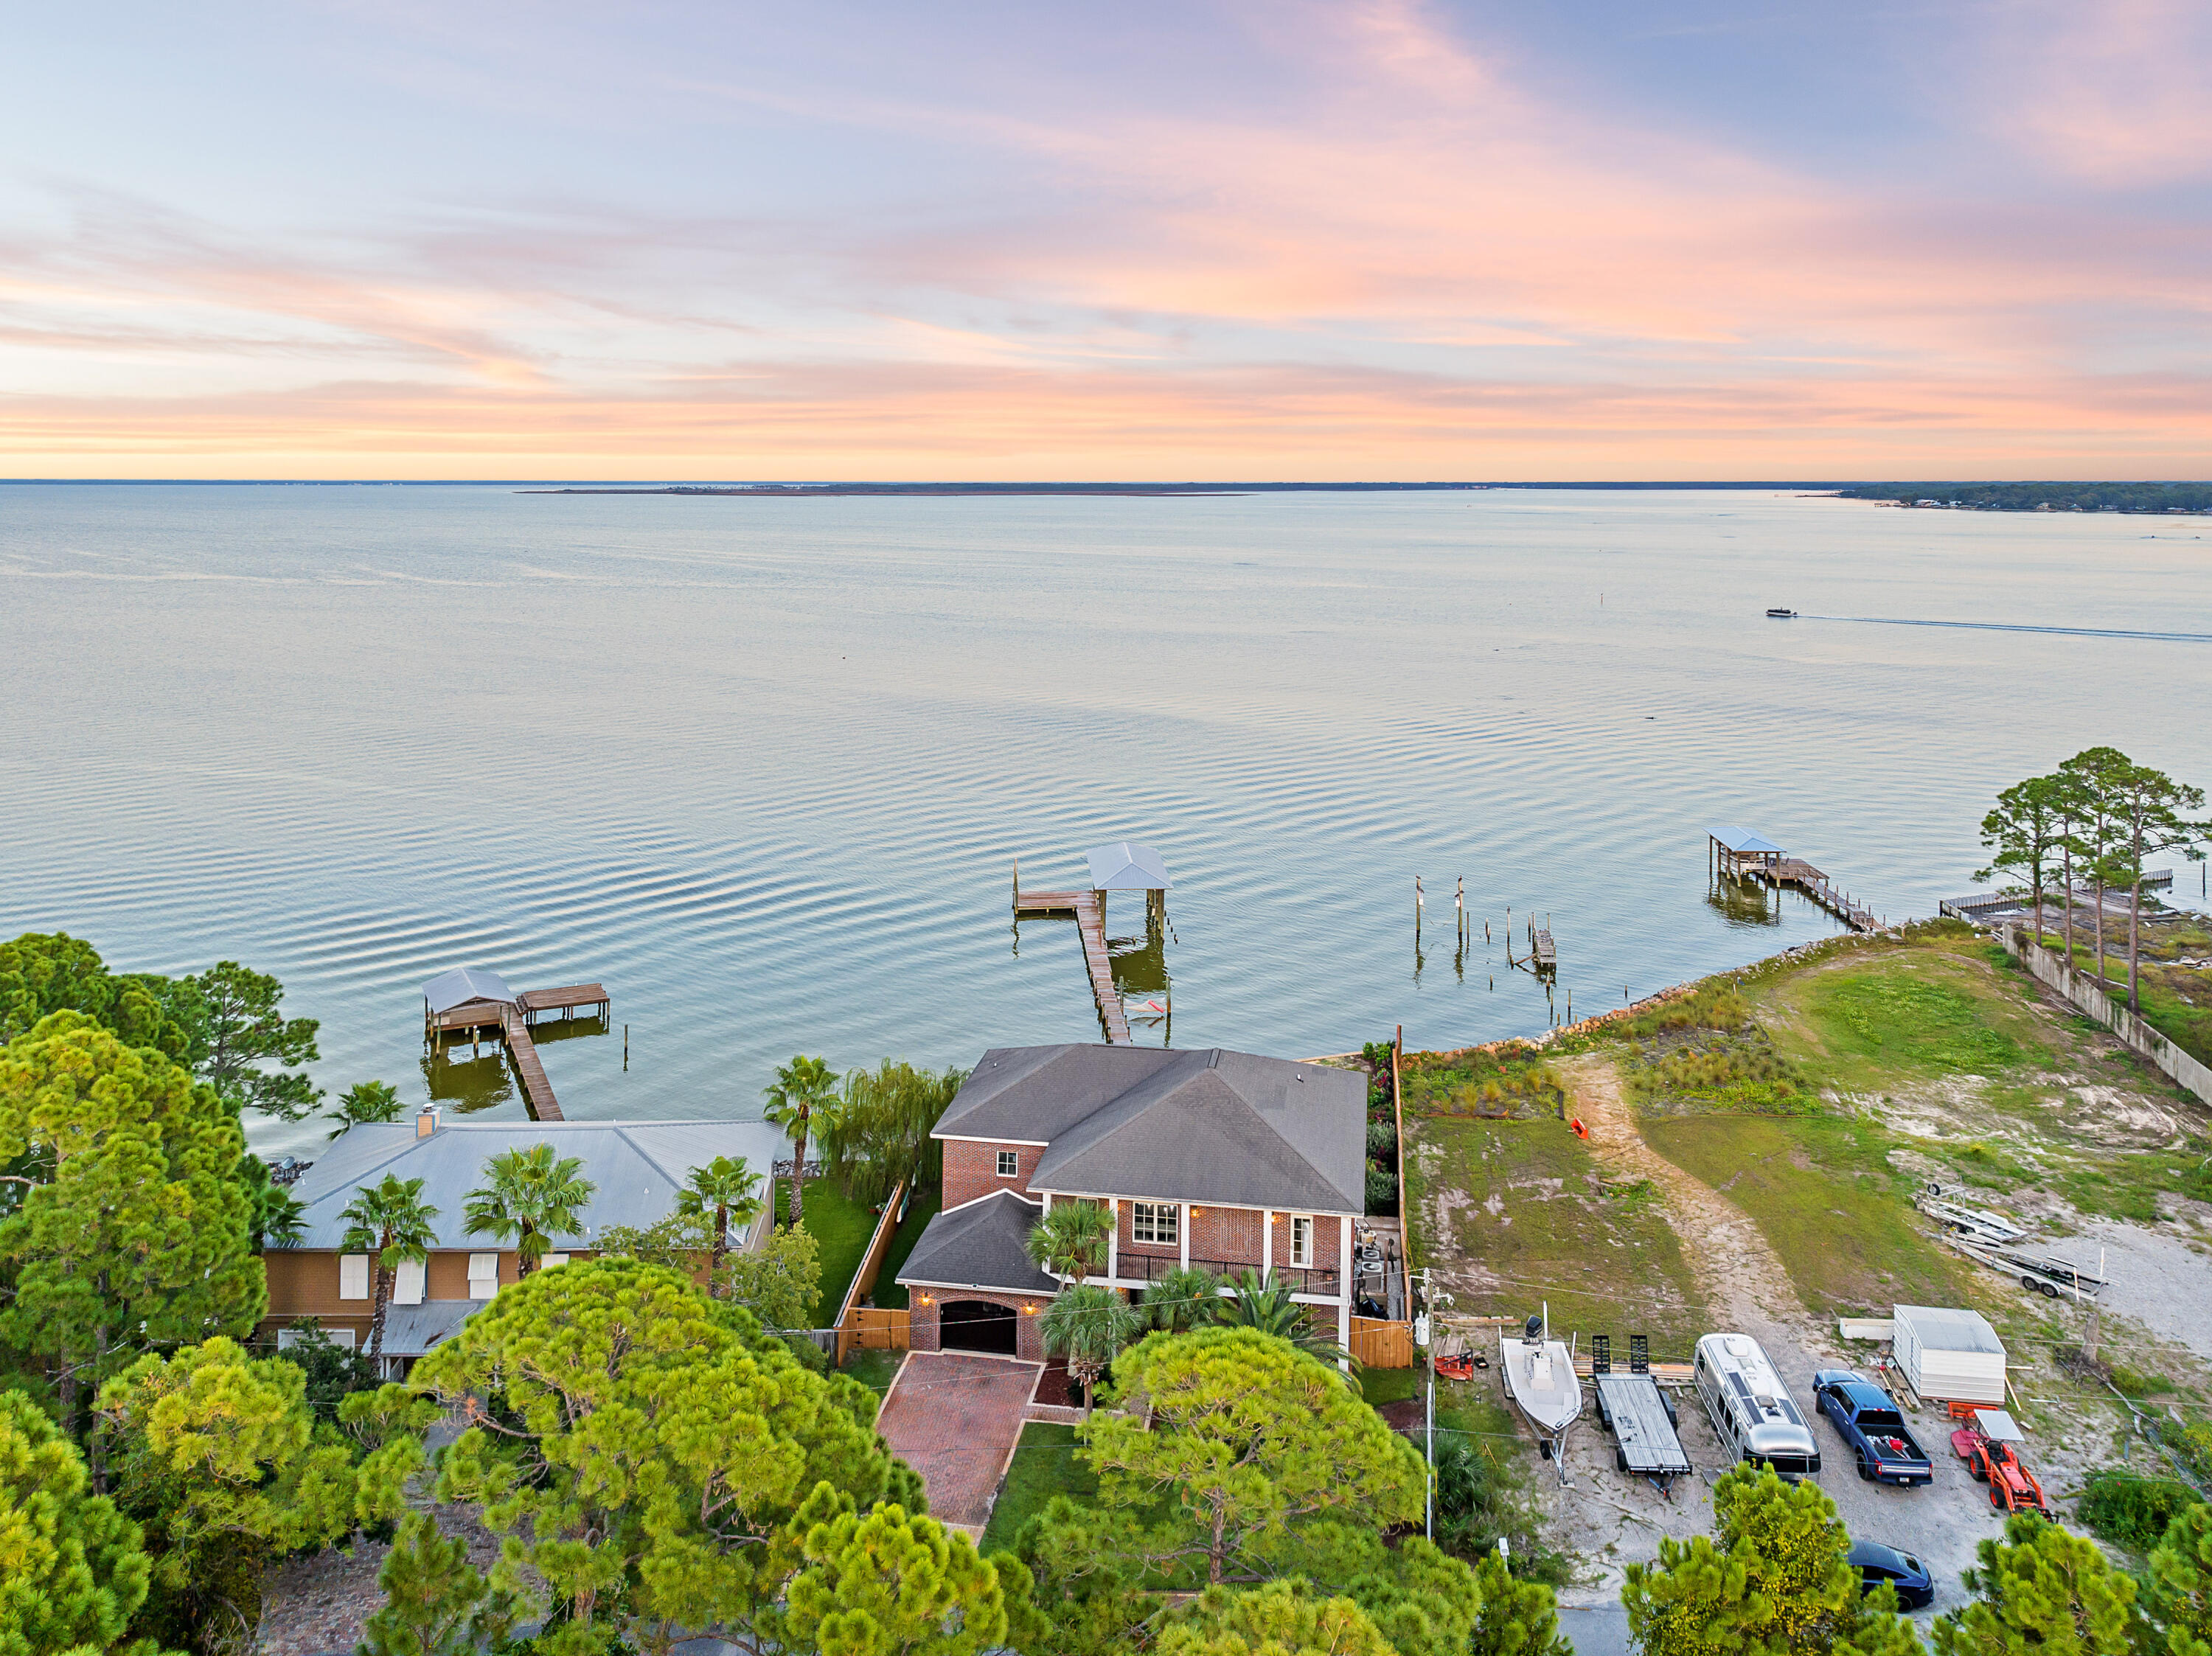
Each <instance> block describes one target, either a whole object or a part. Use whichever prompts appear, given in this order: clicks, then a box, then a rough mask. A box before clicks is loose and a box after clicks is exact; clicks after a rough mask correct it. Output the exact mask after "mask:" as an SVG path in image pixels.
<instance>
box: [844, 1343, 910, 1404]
mask: <svg viewBox="0 0 2212 1656" xmlns="http://www.w3.org/2000/svg"><path fill="white" fill-rule="evenodd" d="M905 1355H906V1354H905V1353H904V1352H902V1351H855V1352H854V1353H853V1355H852V1356H851V1357H849V1358H848V1359H847V1361H846V1363H845V1372H846V1373H847V1374H850V1375H851V1376H852V1377H853V1378H854V1380H858V1381H860V1384H861V1385H863V1386H866V1387H867V1388H868V1390H870V1391H871V1392H875V1393H877V1394H878V1396H881V1395H882V1394H883V1393H884V1392H888V1391H890V1389H891V1381H892V1380H893V1379H894V1378H896V1375H897V1374H898V1370H899V1360H900V1359H901V1358H902V1357H903V1356H905Z"/></svg>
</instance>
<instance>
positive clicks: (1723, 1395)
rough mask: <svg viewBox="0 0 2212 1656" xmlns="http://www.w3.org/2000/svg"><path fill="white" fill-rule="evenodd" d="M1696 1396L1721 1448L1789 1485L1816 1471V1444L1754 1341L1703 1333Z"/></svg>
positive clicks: (1698, 1362) (1818, 1467)
mask: <svg viewBox="0 0 2212 1656" xmlns="http://www.w3.org/2000/svg"><path fill="white" fill-rule="evenodd" d="M1694 1377H1695V1379H1696V1380H1697V1383H1698V1397H1699V1400H1700V1401H1702V1402H1703V1403H1704V1404H1705V1413H1706V1415H1707V1416H1710V1417H1711V1421H1712V1422H1713V1430H1714V1431H1715V1432H1716V1433H1717V1434H1718V1435H1719V1437H1720V1441H1721V1443H1722V1445H1723V1447H1725V1448H1727V1449H1729V1450H1730V1451H1731V1452H1733V1453H1734V1454H1735V1457H1736V1459H1739V1460H1746V1461H1749V1462H1750V1463H1751V1464H1752V1465H1754V1466H1771V1467H1772V1468H1773V1469H1774V1470H1775V1471H1776V1472H1777V1473H1778V1475H1780V1476H1781V1477H1784V1478H1787V1479H1788V1480H1790V1482H1791V1483H1796V1481H1797V1480H1798V1479H1799V1478H1801V1477H1809V1476H1811V1475H1812V1474H1813V1473H1814V1472H1817V1471H1820V1445H1819V1444H1818V1443H1816V1442H1814V1439H1813V1429H1812V1428H1811V1427H1809V1426H1808V1425H1807V1424H1806V1423H1805V1416H1803V1415H1802V1414H1800V1413H1799V1412H1798V1410H1797V1405H1796V1403H1795V1402H1793V1401H1792V1400H1791V1399H1790V1392H1789V1391H1788V1389H1787V1388H1786V1387H1784V1386H1783V1384H1782V1376H1781V1375H1780V1374H1778V1373H1777V1372H1776V1370H1775V1367H1774V1364H1773V1362H1771V1360H1770V1359H1769V1358H1768V1356H1767V1355H1766V1353H1765V1350H1762V1349H1761V1348H1760V1346H1759V1342H1758V1341H1757V1340H1754V1339H1753V1338H1751V1336H1750V1335H1748V1334H1708V1335H1706V1336H1705V1338H1703V1339H1701V1340H1699V1342H1698V1356H1697V1363H1696V1368H1695V1370H1694Z"/></svg>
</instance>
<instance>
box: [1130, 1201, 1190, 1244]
mask: <svg viewBox="0 0 2212 1656" xmlns="http://www.w3.org/2000/svg"><path fill="white" fill-rule="evenodd" d="M1129 1240H1131V1241H1133V1242H1151V1243H1152V1244H1154V1245H1155V1246H1165V1247H1174V1246H1175V1245H1176V1243H1177V1242H1178V1241H1179V1240H1182V1209H1181V1208H1179V1207H1177V1206H1176V1204H1174V1203H1172V1202H1132V1203H1130V1204H1129Z"/></svg>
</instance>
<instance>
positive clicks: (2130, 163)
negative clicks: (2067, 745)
mask: <svg viewBox="0 0 2212 1656" xmlns="http://www.w3.org/2000/svg"><path fill="white" fill-rule="evenodd" d="M2208 62H2212V5H2208V4H2206V3H2204V0H2109V3H2100V0H1980V3H1977V0H1952V3H1930V4H1914V3H1890V4H1880V5H1867V4H1852V3H1844V0H1817V3H1815V0H1580V3H1577V0H1500V3H1493V4H1476V3H1462V4H1443V3H1438V4H1431V5H1419V4H1410V3H1372V4H1362V3H1352V0H1346V3H1335V4H1304V3H1297V0H1266V3H1251V4H1211V3H1204V0H1176V3H1172V4H1153V3H1117V4H1106V5H1100V4H1091V5H1081V6H1076V5H1062V4H1054V3H1042V4H1040V3H1025V4H1006V5H991V4H982V3H975V4H958V3H941V4H917V3H914V0H906V3H898V4H882V5H875V6H868V5H854V4H847V5H833V6H793V5H776V6H767V5H760V6H748V5H742V4H727V3H715V4H706V3H699V4H689V5H681V4H676V5H652V4H637V3H629V4H623V5H619V6H609V5H606V4H604V3H600V4H592V5H580V4H568V3H544V4H536V5H527V6H526V5H508V6H496V5H482V4H476V5H472V4H466V3H462V4H454V3H452V0H446V3H440V4H435V5H431V4H410V3H398V0H376V3H361V4H354V5H336V4H324V5H315V4H302V3H297V0H290V3H285V4H282V5H275V4H271V5H268V6H262V7H256V6H250V5H243V4H235V5H222V4H217V5H215V6H209V7H178V6H174V5H161V6H155V5H143V6H128V5H112V4H104V3H100V0H88V3H85V4H81V5H72V6H50V7H40V8H17V9H14V10H13V11H12V12H11V15H10V20H9V27H8V42H7V48H6V50H5V52H4V53H0V475H8V476H198V477H212V476H265V477H279V476H301V477H314V476H325V477H352V476H384V477H440V476H483V477H635V478H678V477H727V478H756V477H808V478H817V477H818V478H910V477H927V478H1047V477H1049V478H1070V479H1075V478H1285V479H1289V478H1312V479H1342V478H1377V479H1406V478H1497V479H1529V478H1589V479H1603V478H1624V479H1626V478H1685V479H1688V478H1781V479H1801V478H1826V477H1905V478H1920V477H1928V478H1937V477H1983V476H1987V477H2021V476H2042V477H2049V476H2058V477H2204V476H2208V475H2212V335H2208V321H2212V316H2208V312H2212V97H2208V96H2207V95H2206V94H2205V90H2204V82H2203V75H2204V66H2205V64H2207V63H2208Z"/></svg>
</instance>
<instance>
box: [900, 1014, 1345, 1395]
mask: <svg viewBox="0 0 2212 1656" xmlns="http://www.w3.org/2000/svg"><path fill="white" fill-rule="evenodd" d="M1366 1100H1367V1083H1366V1078H1365V1077H1364V1076H1362V1075H1359V1074H1357V1073H1355V1072H1353V1071H1348V1070H1337V1069H1332V1068H1329V1067H1328V1066H1326V1065H1314V1064H1297V1063H1292V1062H1291V1061H1289V1060H1287V1059H1276V1058H1263V1057H1259V1056H1256V1055H1255V1054H1252V1053H1249V1052H1225V1051H1223V1050H1221V1049H1219V1048H1214V1049H1211V1050H1207V1049H1200V1050H1197V1051H1190V1052H1170V1051H1165V1050H1163V1049H1160V1048H1158V1047H1148V1046H1098V1045H1067V1046H1005V1047H997V1048H994V1049H993V1050H992V1051H990V1052H986V1053H984V1054H983V1056H982V1058H981V1060H980V1061H979V1062H978V1063H977V1064H976V1065H975V1070H974V1071H973V1072H971V1073H970V1074H969V1077H968V1079H967V1081H966V1082H965V1083H963V1085H962V1087H961V1089H960V1091H959V1092H958V1094H957V1095H955V1097H954V1098H953V1101H952V1102H951V1105H950V1106H948V1107H946V1109H945V1114H944V1115H943V1116H942V1117H941V1118H940V1119H939V1121H938V1124H937V1127H936V1131H934V1133H933V1135H932V1136H933V1137H935V1138H937V1139H938V1140H939V1141H940V1142H941V1143H943V1144H944V1146H945V1186H944V1196H945V1210H944V1211H942V1212H941V1213H939V1215H938V1216H936V1217H935V1218H933V1219H932V1220H931V1221H930V1222H929V1226H928V1228H927V1229H926V1230H925V1231H923V1233H922V1234H921V1238H920V1239H919V1240H917V1241H916V1242H915V1247H914V1250H913V1252H912V1253H910V1254H908V1258H907V1261H906V1264H905V1265H904V1266H903V1267H902V1269H901V1271H900V1272H899V1277H898V1280H899V1282H900V1283H902V1285H904V1286H905V1287H906V1288H907V1289H908V1306H909V1311H910V1324H909V1328H910V1335H911V1338H912V1339H913V1343H914V1345H915V1349H916V1350H939V1349H967V1350H1000V1351H1004V1352H1006V1353H1008V1354H1018V1355H1021V1356H1030V1357H1034V1356H1037V1355H1038V1353H1039V1349H1040V1344H1041V1343H1040V1342H1039V1341H1038V1339H1037V1338H1036V1326H1035V1319H1036V1316H1037V1315H1038V1314H1039V1313H1041V1312H1042V1309H1043V1307H1044V1304H1045V1303H1046V1301H1048V1300H1049V1299H1050V1297H1051V1295H1052V1294H1053V1293H1054V1291H1055V1290H1056V1289H1057V1287H1058V1283H1055V1282H1054V1280H1053V1279H1051V1278H1050V1277H1048V1276H1047V1275H1046V1274H1045V1273H1043V1272H1042V1271H1039V1270H1038V1269H1037V1268H1036V1265H1033V1264H1032V1263H1030V1259H1029V1256H1028V1253H1027V1251H1026V1239H1027V1237H1028V1234H1029V1232H1030V1229H1031V1228H1034V1227H1035V1226H1036V1223H1037V1222H1038V1221H1039V1220H1040V1219H1041V1218H1042V1216H1043V1215H1044V1214H1045V1213H1046V1212H1047V1211H1048V1210H1049V1209H1050V1208H1051V1207H1052V1205H1053V1204H1055V1203H1060V1202H1083V1203H1087V1204H1095V1205H1098V1206H1103V1207H1104V1208H1106V1209H1107V1210H1108V1211H1109V1212H1110V1213H1111V1214H1112V1215H1113V1216H1114V1231H1113V1237H1112V1240H1111V1242H1110V1244H1109V1250H1108V1254H1107V1259H1106V1262H1105V1268H1104V1270H1103V1272H1097V1273H1094V1274H1093V1275H1092V1276H1091V1278H1090V1280H1091V1281H1093V1282H1096V1283H1102V1284H1103V1285H1104V1286H1106V1287H1109V1288H1112V1289H1121V1290H1123V1291H1125V1292H1141V1291H1142V1290H1143V1289H1146V1287H1147V1286H1148V1285H1150V1284H1151V1283H1155V1282H1157V1281H1158V1279H1159V1278H1160V1277H1163V1276H1164V1275H1166V1274H1167V1273H1168V1272H1169V1271H1174V1270H1176V1269H1178V1268H1180V1267H1183V1266H1188V1265H1196V1266H1200V1267H1202V1268H1204V1269H1206V1270H1207V1271H1212V1272H1214V1273H1215V1274H1216V1275H1217V1276H1224V1277H1226V1276H1231V1275H1234V1274H1237V1273H1239V1272H1242V1271H1255V1272H1257V1273H1259V1274H1261V1275H1262V1276H1267V1275H1272V1276H1273V1277H1277V1278H1279V1279H1280V1280H1282V1281H1284V1282H1285V1283H1286V1284H1287V1285H1288V1286H1289V1287H1290V1288H1291V1290H1292V1292H1293V1294H1294V1295H1295V1296H1296V1297H1297V1298H1298V1299H1299V1300H1301V1301H1304V1302H1306V1303H1308V1304H1310V1305H1312V1306H1315V1307H1320V1308H1322V1314H1323V1315H1327V1314H1328V1313H1334V1317H1333V1320H1334V1321H1335V1322H1336V1323H1337V1324H1338V1325H1339V1331H1340V1337H1342V1338H1346V1339H1347V1340H1348V1338H1349V1335H1350V1330H1351V1320H1350V1319H1351V1316H1352V1292H1353V1272H1352V1248H1353V1241H1354V1233H1355V1230H1356V1229H1357V1228H1358V1224H1359V1222H1360V1221H1361V1220H1362V1219H1364V1216H1365V1214H1366V1130H1367V1113H1366V1110H1367V1102H1366Z"/></svg>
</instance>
